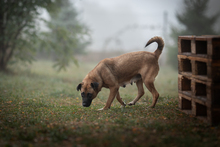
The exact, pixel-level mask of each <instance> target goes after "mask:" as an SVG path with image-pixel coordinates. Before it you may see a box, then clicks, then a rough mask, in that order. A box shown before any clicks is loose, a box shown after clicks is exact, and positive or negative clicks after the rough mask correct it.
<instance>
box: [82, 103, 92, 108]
mask: <svg viewBox="0 0 220 147" xmlns="http://www.w3.org/2000/svg"><path fill="white" fill-rule="evenodd" d="M90 104H91V103H90ZM90 104H89V103H83V107H89V106H90Z"/></svg>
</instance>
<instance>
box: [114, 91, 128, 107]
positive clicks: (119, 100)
mask: <svg viewBox="0 0 220 147" xmlns="http://www.w3.org/2000/svg"><path fill="white" fill-rule="evenodd" d="M116 98H117V100H118V102H119V103H120V104H121V105H122V106H124V107H125V106H126V103H125V102H123V101H122V98H121V97H120V94H119V91H118V92H117V94H116Z"/></svg>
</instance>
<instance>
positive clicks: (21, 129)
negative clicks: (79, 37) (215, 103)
mask: <svg viewBox="0 0 220 147" xmlns="http://www.w3.org/2000/svg"><path fill="white" fill-rule="evenodd" d="M94 66H95V64H91V63H90V64H85V63H84V64H83V63H81V65H80V68H77V67H75V66H71V67H70V68H69V69H68V70H67V71H66V72H60V73H57V72H56V71H54V69H53V68H52V63H51V62H49V61H38V62H36V63H34V64H33V65H32V66H18V65H16V66H12V67H11V68H13V71H14V72H13V74H9V75H8V74H3V73H0V83H1V84H0V146H30V147H31V146H82V147H86V146H114V147H117V146H120V147H121V146H155V147H157V146H180V147H185V146H211V147H212V146H213V147H214V146H219V145H220V141H219V140H220V127H219V126H214V127H213V126H209V125H207V124H205V123H203V122H202V121H200V120H198V119H196V118H194V117H192V116H189V115H186V114H184V113H181V112H180V111H178V106H177V105H178V91H177V87H178V84H177V73H176V72H175V71H173V70H172V69H171V68H169V67H162V68H161V70H160V73H159V75H158V77H157V79H156V81H155V87H156V88H157V90H158V92H159V93H160V98H159V100H158V103H157V105H156V108H154V109H147V106H149V105H150V104H151V102H152V96H151V94H150V93H149V92H148V91H147V90H146V89H145V92H146V93H145V95H144V96H143V97H142V98H141V99H140V101H139V102H138V103H137V104H136V105H135V106H131V107H129V106H127V107H125V108H121V107H120V104H119V103H118V102H117V101H116V100H115V101H114V102H113V105H112V107H111V109H110V110H107V111H97V109H99V108H102V107H103V106H104V104H105V102H106V100H107V97H108V94H109V91H108V90H107V89H103V90H102V91H101V92H100V93H99V95H98V97H97V98H96V99H95V100H94V101H93V103H92V105H91V106H90V107H89V108H84V107H82V106H81V98H80V93H79V92H77V91H76V86H77V85H78V83H80V82H81V80H82V79H83V78H84V76H85V75H86V74H87V73H88V72H89V71H90V70H91V69H92V68H93V67H94ZM120 93H121V96H122V98H123V100H124V101H126V103H128V102H130V101H131V100H132V99H133V98H134V97H135V96H136V94H137V89H136V86H134V85H133V86H127V87H126V88H121V89H120Z"/></svg>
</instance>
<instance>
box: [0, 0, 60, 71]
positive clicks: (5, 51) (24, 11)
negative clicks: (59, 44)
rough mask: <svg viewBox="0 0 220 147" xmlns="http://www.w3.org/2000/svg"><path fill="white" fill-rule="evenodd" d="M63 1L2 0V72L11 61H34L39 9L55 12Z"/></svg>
mask: <svg viewBox="0 0 220 147" xmlns="http://www.w3.org/2000/svg"><path fill="white" fill-rule="evenodd" d="M60 1H61V0H56V1H55V0H1V1H0V71H5V70H6V69H7V65H8V63H9V61H17V60H22V61H28V62H31V61H32V60H33V52H34V51H35V48H34V46H33V43H34V42H35V39H36V34H37V33H36V32H37V30H36V25H35V21H36V19H37V17H38V15H39V8H46V9H47V10H48V11H49V12H53V11H55V7H54V6H55V5H54V4H55V3H59V2H60Z"/></svg>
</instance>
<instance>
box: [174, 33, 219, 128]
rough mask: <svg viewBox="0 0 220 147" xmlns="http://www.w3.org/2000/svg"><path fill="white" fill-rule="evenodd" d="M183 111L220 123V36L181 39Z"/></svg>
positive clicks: (181, 102)
mask: <svg viewBox="0 0 220 147" xmlns="http://www.w3.org/2000/svg"><path fill="white" fill-rule="evenodd" d="M178 63H179V69H178V70H179V75H178V90H179V108H180V110H182V111H183V112H185V113H187V114H191V115H194V116H196V117H197V118H199V119H202V120H204V121H206V122H207V123H209V124H211V125H215V124H219V123H220V36H179V38H178Z"/></svg>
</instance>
